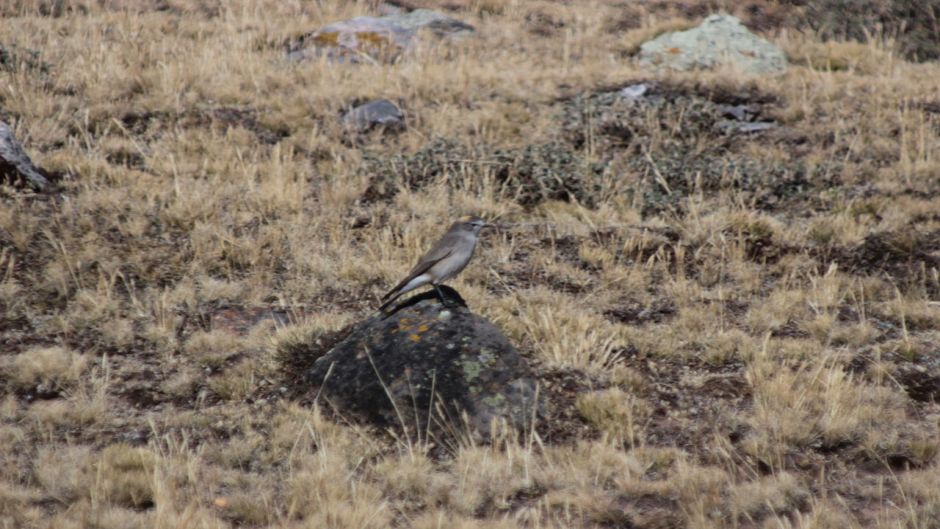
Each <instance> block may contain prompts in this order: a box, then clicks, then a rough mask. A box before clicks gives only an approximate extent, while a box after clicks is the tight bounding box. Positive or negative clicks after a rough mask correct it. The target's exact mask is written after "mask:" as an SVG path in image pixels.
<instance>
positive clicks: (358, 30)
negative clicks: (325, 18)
mask: <svg viewBox="0 0 940 529" xmlns="http://www.w3.org/2000/svg"><path fill="white" fill-rule="evenodd" d="M422 29H427V30H429V32H430V33H433V34H434V35H436V36H437V37H442V38H443V37H455V36H460V35H466V34H468V33H471V32H473V31H474V28H473V26H471V25H469V24H466V23H464V22H461V21H459V20H456V19H453V18H450V17H448V16H445V15H442V14H440V13H438V12H436V11H432V10H430V9H416V10H414V11H411V12H407V13H405V12H401V13H392V14H389V15H386V16H382V17H371V16H361V17H355V18H351V19H349V20H343V21H340V22H334V23H332V24H329V25H327V26H324V27H322V28H320V29H318V30H316V31H313V32H311V33H308V34H307V35H304V37H303V39H301V42H300V44H298V45H297V46H294V47H292V49H291V50H290V51H289V52H288V55H287V58H288V59H289V60H292V61H301V60H304V59H308V58H311V57H320V56H324V55H325V56H326V57H327V58H328V59H329V60H331V61H334V62H349V63H358V62H363V61H367V62H369V61H371V62H390V61H394V60H395V59H397V58H398V57H399V56H401V54H402V53H404V52H406V51H409V50H411V49H413V48H414V46H415V45H416V43H417V42H418V40H419V39H418V36H419V34H420V32H421V30H422Z"/></svg>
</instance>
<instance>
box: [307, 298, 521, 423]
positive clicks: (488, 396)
mask: <svg viewBox="0 0 940 529" xmlns="http://www.w3.org/2000/svg"><path fill="white" fill-rule="evenodd" d="M441 290H442V291H443V292H444V295H445V298H446V299H447V300H448V302H447V304H446V305H445V304H442V303H441V301H440V300H439V299H438V298H437V296H436V294H435V293H434V291H433V290H432V291H430V292H427V293H424V294H420V295H417V296H414V297H412V298H410V299H408V300H407V301H405V302H403V303H401V304H399V305H397V306H396V307H395V308H394V309H391V310H392V311H391V312H390V313H386V314H382V313H377V314H375V315H373V316H371V317H369V318H367V319H366V320H364V321H362V322H360V323H358V324H355V325H354V326H353V327H352V328H351V329H350V330H349V331H348V333H347V334H346V335H345V337H344V338H343V339H342V340H341V341H339V342H338V343H336V344H335V345H334V346H333V348H332V349H331V350H330V351H329V352H327V353H326V354H325V355H324V356H322V357H320V358H319V359H317V360H316V362H315V363H314V364H313V367H312V368H310V369H309V371H308V372H307V374H306V380H307V383H308V384H310V385H311V386H312V388H313V391H314V392H315V393H316V394H317V395H318V398H319V399H321V400H323V399H325V400H326V401H327V402H329V403H330V404H331V405H332V406H333V407H334V408H335V409H336V410H337V411H339V412H340V413H341V414H343V415H345V416H354V417H358V418H360V419H364V420H365V421H367V422H370V423H373V424H375V425H378V426H382V427H391V428H394V429H397V430H399V431H400V429H401V428H406V429H407V430H409V431H417V432H422V433H423V432H425V431H428V430H430V431H431V432H436V433H444V434H448V433H450V434H453V433H463V432H467V431H470V432H474V434H475V435H480V436H482V437H483V438H484V439H485V438H488V437H490V436H491V434H493V433H494V432H493V430H492V426H493V425H494V424H497V423H500V422H502V421H503V420H504V421H505V423H506V424H508V425H509V426H511V427H514V428H518V429H523V428H525V427H526V426H527V425H531V422H532V418H533V411H534V410H535V406H536V393H537V392H536V384H535V380H534V378H533V377H532V375H531V372H530V370H529V368H528V366H527V364H526V361H525V359H524V358H522V356H521V355H520V354H519V352H518V351H517V350H516V349H515V348H514V347H513V346H512V345H511V344H510V343H509V340H508V339H507V338H506V337H505V336H504V335H503V334H502V333H501V332H500V331H499V329H497V328H496V327H495V326H494V325H493V324H492V323H490V322H489V321H487V320H486V319H484V318H482V317H480V316H478V315H476V314H473V313H472V312H470V310H469V309H468V308H467V306H466V304H465V303H464V302H463V300H462V299H460V296H459V294H457V293H456V292H455V291H454V290H453V289H450V288H448V287H443V286H442V287H441Z"/></svg>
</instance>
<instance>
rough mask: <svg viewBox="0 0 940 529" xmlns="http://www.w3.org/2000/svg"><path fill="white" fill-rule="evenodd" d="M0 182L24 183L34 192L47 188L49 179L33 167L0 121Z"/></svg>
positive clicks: (21, 148) (5, 125)
mask: <svg viewBox="0 0 940 529" xmlns="http://www.w3.org/2000/svg"><path fill="white" fill-rule="evenodd" d="M0 181H4V182H9V183H12V184H14V185H15V184H19V183H25V184H26V185H28V186H29V187H31V188H32V189H33V190H34V191H44V190H45V189H46V188H48V187H49V179H48V178H47V177H46V175H45V174H44V171H43V170H42V169H39V168H38V167H36V166H35V165H33V161H32V160H30V159H29V155H28V154H26V151H24V150H23V146H22V145H20V142H18V141H16V138H15V137H14V136H13V130H12V129H10V126H9V125H7V124H6V123H4V122H3V121H0Z"/></svg>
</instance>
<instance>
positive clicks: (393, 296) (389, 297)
mask: <svg viewBox="0 0 940 529" xmlns="http://www.w3.org/2000/svg"><path fill="white" fill-rule="evenodd" d="M402 294H403V292H401V291H400V290H392V291H391V292H389V293H388V294H385V295H384V296H382V304H381V305H379V311H380V312H385V309H387V308H388V306H389V305H391V304H392V303H395V300H397V299H398V298H399V297H400V296H401V295H402Z"/></svg>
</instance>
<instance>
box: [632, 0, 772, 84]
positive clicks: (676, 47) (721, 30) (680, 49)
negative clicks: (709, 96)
mask: <svg viewBox="0 0 940 529" xmlns="http://www.w3.org/2000/svg"><path fill="white" fill-rule="evenodd" d="M639 61H640V65H641V66H645V67H649V68H666V69H672V70H680V71H685V70H694V69H710V68H714V67H716V66H718V65H732V66H735V67H737V68H740V69H741V70H742V71H744V72H746V73H750V74H755V75H768V74H775V73H780V72H782V71H784V70H785V69H786V67H787V59H786V56H785V55H784V53H783V52H782V51H781V50H780V49H779V48H777V47H776V46H774V45H773V44H771V43H770V42H768V41H766V40H764V39H762V38H760V37H758V36H757V35H754V34H753V33H751V32H750V31H748V29H747V28H746V27H745V26H744V25H743V24H741V21H740V20H738V19H737V18H735V17H733V16H730V15H717V14H716V15H711V16H709V17H708V18H706V19H705V20H704V21H703V22H702V23H701V24H700V25H699V26H698V27H695V28H692V29H690V30H687V31H677V32H670V33H665V34H663V35H660V36H659V37H656V38H655V39H653V40H651V41H648V42H645V43H644V44H643V45H642V46H641V47H640V55H639Z"/></svg>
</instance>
